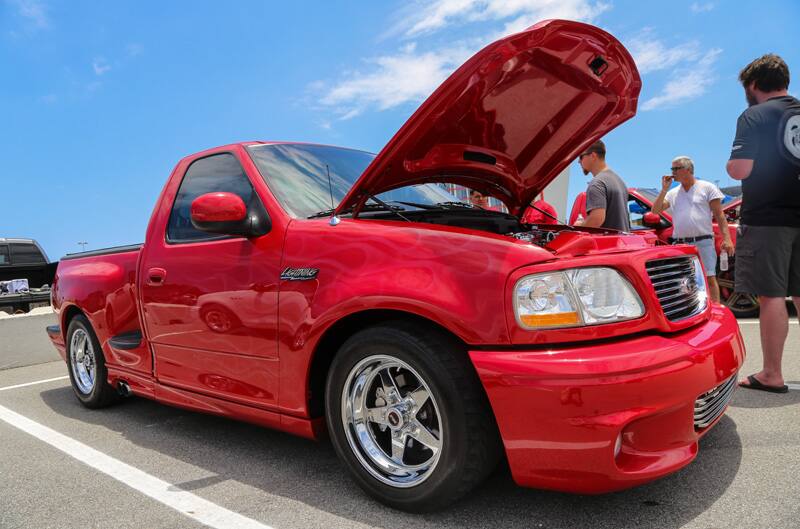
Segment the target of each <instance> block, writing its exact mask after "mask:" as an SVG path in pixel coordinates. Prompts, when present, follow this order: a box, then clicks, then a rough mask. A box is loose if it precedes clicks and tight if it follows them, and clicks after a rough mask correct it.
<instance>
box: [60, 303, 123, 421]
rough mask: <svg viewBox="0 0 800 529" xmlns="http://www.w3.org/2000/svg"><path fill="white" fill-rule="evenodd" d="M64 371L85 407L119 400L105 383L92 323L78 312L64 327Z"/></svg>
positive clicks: (111, 388) (105, 374) (105, 371)
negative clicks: (65, 330)
mask: <svg viewBox="0 0 800 529" xmlns="http://www.w3.org/2000/svg"><path fill="white" fill-rule="evenodd" d="M66 345H67V370H68V371H69V380H70V382H71V383H72V389H73V391H74V392H75V396H76V397H78V400H79V401H80V402H81V404H83V405H84V406H86V407H87V408H92V409H95V408H103V407H105V406H108V405H110V404H113V403H114V402H116V401H117V400H119V398H120V397H119V394H118V393H117V392H116V391H115V390H114V388H113V387H112V386H111V385H110V384H109V383H108V370H107V369H106V362H105V357H103V350H102V348H101V347H100V342H99V341H98V340H97V335H95V333H94V329H92V325H91V323H89V320H88V319H87V318H86V316H84V315H83V314H78V315H77V316H75V317H74V318H72V320H71V321H70V322H69V327H68V328H67V343H66Z"/></svg>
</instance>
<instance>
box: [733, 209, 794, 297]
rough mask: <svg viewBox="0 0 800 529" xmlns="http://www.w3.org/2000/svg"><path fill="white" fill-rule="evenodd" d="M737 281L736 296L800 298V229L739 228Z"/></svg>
mask: <svg viewBox="0 0 800 529" xmlns="http://www.w3.org/2000/svg"><path fill="white" fill-rule="evenodd" d="M734 277H735V280H736V287H735V288H736V291H737V292H745V293H748V294H755V295H757V296H767V297H773V298H783V297H786V296H800V228H794V227H790V226H744V225H740V226H739V229H738V230H737V231H736V266H735V268H734Z"/></svg>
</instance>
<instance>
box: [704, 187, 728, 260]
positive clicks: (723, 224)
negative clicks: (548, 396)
mask: <svg viewBox="0 0 800 529" xmlns="http://www.w3.org/2000/svg"><path fill="white" fill-rule="evenodd" d="M708 205H709V206H710V207H711V213H712V214H713V215H714V218H715V219H716V220H717V226H719V232H720V235H722V245H721V246H722V249H723V250H725V251H726V252H728V255H733V252H734V246H733V241H732V240H731V231H730V229H729V228H728V219H726V218H725V213H724V212H723V211H722V202H721V201H720V199H718V198H715V199H712V200H711V201H709V203H708Z"/></svg>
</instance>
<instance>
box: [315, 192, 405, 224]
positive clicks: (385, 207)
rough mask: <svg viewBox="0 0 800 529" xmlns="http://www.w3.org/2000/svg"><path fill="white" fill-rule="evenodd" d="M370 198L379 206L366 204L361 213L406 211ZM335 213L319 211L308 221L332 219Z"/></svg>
mask: <svg viewBox="0 0 800 529" xmlns="http://www.w3.org/2000/svg"><path fill="white" fill-rule="evenodd" d="M370 198H372V199H373V200H376V201H378V204H364V205H363V206H361V209H360V210H359V211H391V212H393V213H398V212H399V211H405V208H402V207H400V206H390V205H389V204H386V203H385V202H381V201H380V200H378V199H376V198H375V197H370ZM334 211H336V208H333V209H326V210H324V211H318V212H316V213H313V214H311V215H309V216H308V217H306V218H307V219H316V218H319V217H330V216H331V215H333V212H334ZM352 212H353V208H346V209H343V210H342V211H340V212H339V213H342V214H347V213H352ZM398 215H399V213H398ZM400 216H401V217H402V215H400ZM403 219H405V220H408V219H406V218H405V217H403Z"/></svg>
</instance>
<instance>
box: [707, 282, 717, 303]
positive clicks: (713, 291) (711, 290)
mask: <svg viewBox="0 0 800 529" xmlns="http://www.w3.org/2000/svg"><path fill="white" fill-rule="evenodd" d="M708 294H709V295H710V296H711V301H713V302H714V303H719V283H717V277H716V276H708Z"/></svg>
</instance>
